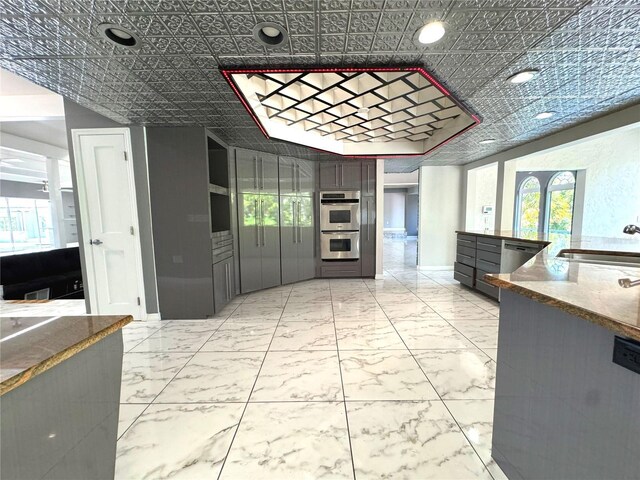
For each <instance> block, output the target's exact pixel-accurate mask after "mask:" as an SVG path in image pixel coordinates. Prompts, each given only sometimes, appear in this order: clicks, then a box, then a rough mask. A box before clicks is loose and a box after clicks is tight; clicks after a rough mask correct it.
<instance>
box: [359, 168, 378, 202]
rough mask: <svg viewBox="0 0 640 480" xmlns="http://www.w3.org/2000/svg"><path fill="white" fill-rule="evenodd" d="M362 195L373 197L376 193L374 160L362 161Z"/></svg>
mask: <svg viewBox="0 0 640 480" xmlns="http://www.w3.org/2000/svg"><path fill="white" fill-rule="evenodd" d="M362 195H363V196H371V197H374V196H375V195H376V161H375V160H363V161H362Z"/></svg>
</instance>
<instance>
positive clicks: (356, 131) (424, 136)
mask: <svg viewBox="0 0 640 480" xmlns="http://www.w3.org/2000/svg"><path fill="white" fill-rule="evenodd" d="M222 73H223V75H224V76H225V78H226V79H227V81H228V82H229V83H230V84H231V86H232V88H233V90H234V91H235V92H236V94H237V95H238V96H239V97H240V99H241V100H242V103H243V104H244V106H245V107H246V109H247V110H248V111H249V113H250V114H251V116H252V117H253V119H254V120H255V122H256V123H257V124H258V126H259V127H260V129H261V130H262V132H263V133H264V135H265V136H266V137H267V138H273V139H277V140H283V141H286V142H291V143H296V144H300V145H304V146H307V147H312V148H315V149H318V150H323V151H326V152H330V153H336V154H339V155H349V156H367V155H385V156H404V155H422V154H424V153H426V152H429V151H432V150H434V149H435V148H437V147H438V146H439V145H442V144H443V143H445V142H447V141H449V140H450V139H451V138H453V137H456V136H458V135H460V134H461V133H463V132H465V131H466V130H468V129H470V128H472V127H474V126H475V125H477V124H478V123H480V121H479V119H478V117H477V116H475V115H473V114H472V113H470V112H469V111H468V110H467V109H466V108H465V107H464V106H463V105H462V104H461V103H460V102H458V101H457V100H456V99H455V98H454V97H453V96H452V95H451V94H450V93H449V92H448V91H447V90H446V89H445V88H444V87H442V86H441V85H440V84H439V83H438V82H437V81H436V80H435V79H434V78H433V77H432V76H431V75H430V74H429V73H427V72H426V71H425V70H424V69H422V68H417V67H416V68H397V69H395V68H378V69H375V68H371V69H367V68H361V69H355V68H354V69H303V70H296V69H280V70H247V69H240V70H223V72H222Z"/></svg>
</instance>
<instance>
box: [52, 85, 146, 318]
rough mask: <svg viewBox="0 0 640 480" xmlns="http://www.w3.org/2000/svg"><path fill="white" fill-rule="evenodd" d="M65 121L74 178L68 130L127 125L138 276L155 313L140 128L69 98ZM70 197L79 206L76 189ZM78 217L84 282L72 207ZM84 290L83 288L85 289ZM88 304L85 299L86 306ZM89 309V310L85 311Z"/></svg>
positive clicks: (73, 162)
mask: <svg viewBox="0 0 640 480" xmlns="http://www.w3.org/2000/svg"><path fill="white" fill-rule="evenodd" d="M64 112H65V123H66V126H67V140H68V143H69V159H70V160H71V172H72V174H73V178H74V180H75V178H76V168H75V158H74V155H73V139H72V135H71V130H73V129H80V128H122V127H127V128H129V130H130V134H131V150H132V154H133V159H132V162H133V170H134V177H135V178H134V181H135V187H136V202H137V204H138V222H139V229H140V231H139V236H140V247H141V250H142V276H143V283H144V293H145V300H146V309H147V313H158V296H157V290H156V273H155V261H154V254H153V232H152V230H151V206H150V202H149V178H148V173H147V152H146V145H145V133H144V128H143V127H136V126H130V125H123V124H120V123H118V122H115V121H113V120H110V119H108V118H106V117H103V116H102V115H100V114H98V113H96V112H94V111H92V110H89V109H88V108H85V107H83V106H81V105H78V104H77V103H75V102H72V101H71V100H67V99H66V98H65V99H64ZM73 195H74V200H75V204H76V206H77V205H79V201H78V189H77V188H75V189H74V193H73ZM76 218H77V219H78V241H79V242H80V261H81V263H82V276H83V277H84V279H85V282H86V275H87V274H86V267H85V264H84V245H85V243H84V239H83V238H82V228H81V226H80V225H81V221H82V219H81V218H80V212H79V208H78V207H76ZM85 292H87V290H85ZM88 308H89V304H88V301H87V309H88ZM87 311H89V310H87Z"/></svg>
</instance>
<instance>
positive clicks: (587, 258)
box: [558, 251, 640, 267]
mask: <svg viewBox="0 0 640 480" xmlns="http://www.w3.org/2000/svg"><path fill="white" fill-rule="evenodd" d="M558 257H560V258H570V259H572V260H577V261H579V262H584V263H600V264H603V265H621V266H625V267H629V266H632V267H640V256H638V257H635V256H633V255H624V254H619V253H611V254H609V253H583V252H564V251H562V252H560V253H559V254H558Z"/></svg>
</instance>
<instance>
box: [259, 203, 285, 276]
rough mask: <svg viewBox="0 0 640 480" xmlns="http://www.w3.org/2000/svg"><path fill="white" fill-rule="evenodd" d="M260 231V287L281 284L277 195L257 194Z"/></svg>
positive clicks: (278, 204)
mask: <svg viewBox="0 0 640 480" xmlns="http://www.w3.org/2000/svg"><path fill="white" fill-rule="evenodd" d="M258 196H259V197H260V198H259V209H260V231H261V235H260V237H261V240H260V247H261V261H262V271H261V278H262V286H261V288H269V287H275V286H276V285H280V284H281V277H280V202H279V198H278V195H258Z"/></svg>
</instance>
